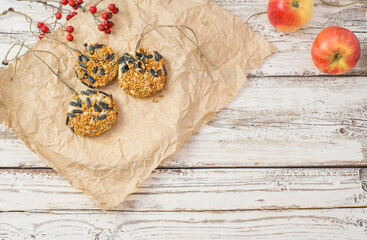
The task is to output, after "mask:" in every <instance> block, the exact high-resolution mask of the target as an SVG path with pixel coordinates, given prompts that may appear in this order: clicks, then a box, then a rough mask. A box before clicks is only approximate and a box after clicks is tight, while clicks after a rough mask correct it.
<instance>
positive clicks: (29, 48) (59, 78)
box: [3, 42, 78, 95]
mask: <svg viewBox="0 0 367 240" xmlns="http://www.w3.org/2000/svg"><path fill="white" fill-rule="evenodd" d="M19 45H20V48H19V50H18V52H17V54H16V56H15V57H14V58H13V59H10V60H9V59H7V58H8V55H9V53H10V51H11V50H12V49H13V48H14V47H15V46H19ZM23 47H24V48H27V49H28V51H29V52H30V53H32V54H33V55H34V56H35V57H36V58H38V59H39V60H40V61H41V62H42V63H43V64H45V65H46V66H47V68H48V69H49V70H50V71H51V72H52V73H53V74H54V75H55V76H56V77H57V79H58V80H59V81H60V82H61V83H63V84H64V85H65V86H66V87H67V88H68V89H69V90H70V91H71V93H73V94H75V95H78V93H77V92H76V91H75V90H74V89H73V88H72V87H70V85H69V84H67V83H66V82H65V81H64V80H62V79H61V77H60V61H59V59H58V58H57V56H56V55H55V54H54V53H52V52H49V51H43V50H34V49H32V48H31V47H29V46H27V45H24V42H20V43H19V42H18V43H15V44H13V45H12V46H11V48H10V49H9V51H8V52H7V54H6V56H5V59H4V61H3V63H4V62H6V63H8V62H10V61H13V60H15V70H14V74H13V77H12V78H11V79H10V80H11V81H13V79H14V77H15V75H16V72H17V63H18V59H19V53H20V52H21V51H22V49H23ZM37 53H48V54H51V55H52V56H53V57H54V58H55V59H56V60H57V72H55V71H54V70H53V69H52V68H51V67H50V65H48V64H47V63H46V62H45V61H44V60H43V59H42V58H41V57H40V56H39V55H38V54H37Z"/></svg>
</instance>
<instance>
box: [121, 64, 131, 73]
mask: <svg viewBox="0 0 367 240" xmlns="http://www.w3.org/2000/svg"><path fill="white" fill-rule="evenodd" d="M127 71H129V65H127V64H125V65H124V66H122V68H121V72H122V73H125V72H127Z"/></svg>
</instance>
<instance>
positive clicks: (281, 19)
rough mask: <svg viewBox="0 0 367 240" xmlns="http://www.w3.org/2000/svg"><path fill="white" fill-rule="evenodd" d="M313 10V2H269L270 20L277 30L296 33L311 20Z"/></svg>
mask: <svg viewBox="0 0 367 240" xmlns="http://www.w3.org/2000/svg"><path fill="white" fill-rule="evenodd" d="M312 9H313V0H269V3H268V18H269V21H270V23H271V24H272V25H273V26H274V27H275V28H276V29H277V30H279V31H281V32H285V33H290V32H295V31H297V30H298V29H300V28H301V27H303V26H304V25H305V24H306V23H307V22H308V21H309V20H310V19H311V16H312Z"/></svg>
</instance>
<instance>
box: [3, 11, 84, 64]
mask: <svg viewBox="0 0 367 240" xmlns="http://www.w3.org/2000/svg"><path fill="white" fill-rule="evenodd" d="M8 13H14V14H18V15H21V16H24V18H25V19H26V21H27V22H28V23H29V31H30V32H31V33H32V35H33V36H35V37H38V34H36V33H35V32H34V31H33V30H32V25H33V23H34V22H35V21H34V20H33V19H32V18H31V17H30V16H28V15H27V14H25V13H22V12H19V11H16V10H14V8H9V9H8V10H5V11H3V12H2V13H1V14H0V16H5V15H7V14H8ZM43 37H44V38H46V39H50V40H54V41H56V42H57V43H59V44H61V45H63V46H65V47H66V48H68V49H70V50H72V51H73V52H75V53H77V54H79V55H82V56H84V57H86V58H88V59H90V57H89V56H87V55H85V54H83V53H82V52H81V51H80V50H78V49H76V48H73V47H70V46H69V45H68V44H66V43H64V42H62V41H60V40H59V39H57V38H53V37H50V36H49V35H45V36H43Z"/></svg>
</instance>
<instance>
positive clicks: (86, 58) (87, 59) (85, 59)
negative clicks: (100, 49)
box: [82, 54, 89, 62]
mask: <svg viewBox="0 0 367 240" xmlns="http://www.w3.org/2000/svg"><path fill="white" fill-rule="evenodd" d="M82 58H83V60H84V61H86V62H88V61H89V57H87V56H86V55H84V54H83V55H82Z"/></svg>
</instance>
